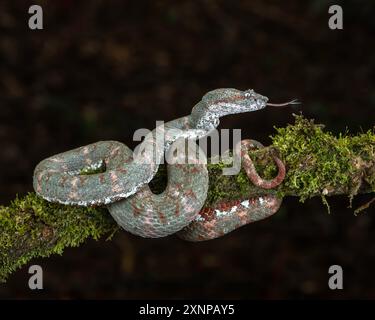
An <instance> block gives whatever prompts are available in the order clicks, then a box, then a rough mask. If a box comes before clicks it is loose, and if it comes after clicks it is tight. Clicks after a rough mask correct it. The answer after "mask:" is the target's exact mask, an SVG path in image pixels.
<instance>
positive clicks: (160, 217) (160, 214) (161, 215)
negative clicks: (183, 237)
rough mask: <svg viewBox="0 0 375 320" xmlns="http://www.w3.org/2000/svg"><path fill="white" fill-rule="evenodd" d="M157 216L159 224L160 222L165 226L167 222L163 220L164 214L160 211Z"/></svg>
mask: <svg viewBox="0 0 375 320" xmlns="http://www.w3.org/2000/svg"><path fill="white" fill-rule="evenodd" d="M158 215H159V219H160V222H161V223H162V224H165V223H166V222H167V219H166V218H165V215H164V213H163V212H161V211H159V212H158Z"/></svg>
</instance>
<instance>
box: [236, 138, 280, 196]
mask: <svg viewBox="0 0 375 320" xmlns="http://www.w3.org/2000/svg"><path fill="white" fill-rule="evenodd" d="M253 148H254V144H253V142H252V140H242V141H241V156H242V159H243V168H244V169H245V171H246V174H247V176H248V177H249V179H250V180H251V182H252V183H253V184H254V185H256V186H257V187H259V188H263V189H273V188H275V187H277V186H278V185H279V184H280V183H281V182H283V181H284V178H285V174H286V169H285V165H284V163H283V162H282V161H281V160H280V159H279V158H278V157H276V156H275V155H273V156H272V158H273V159H274V161H275V163H276V165H277V167H278V169H279V172H278V174H277V176H276V177H275V178H274V179H272V180H264V179H262V178H261V177H260V176H259V175H258V173H257V172H256V170H255V166H254V163H253V161H252V160H251V158H250V156H249V154H248V151H250V150H251V149H253Z"/></svg>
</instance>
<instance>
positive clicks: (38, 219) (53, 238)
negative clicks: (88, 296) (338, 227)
mask: <svg viewBox="0 0 375 320" xmlns="http://www.w3.org/2000/svg"><path fill="white" fill-rule="evenodd" d="M295 117H296V121H295V123H294V124H293V125H288V126H287V127H285V128H279V129H276V130H277V133H276V134H275V135H274V136H273V137H272V141H273V143H272V145H271V146H269V147H265V148H262V149H260V150H256V151H252V152H251V153H249V155H250V156H251V158H252V159H253V161H254V163H256V168H257V170H258V172H259V173H260V175H261V176H263V177H264V178H266V179H270V178H272V177H273V176H275V175H276V173H277V168H276V166H275V164H274V163H273V160H272V159H273V157H272V156H273V155H275V154H276V155H277V156H278V157H280V159H282V161H283V162H284V163H285V165H286V168H287V175H286V178H285V180H284V181H283V183H282V184H281V185H279V186H278V187H277V188H276V189H272V190H264V189H260V188H258V187H256V186H254V185H253V184H251V182H250V181H249V179H248V178H247V176H246V174H245V172H244V171H243V170H241V172H240V173H239V174H238V175H235V176H223V175H222V169H223V167H225V166H226V165H225V164H223V163H217V164H210V163H209V164H208V170H209V177H210V185H209V192H208V197H207V200H206V204H205V205H206V206H211V205H214V204H215V203H217V202H221V201H226V200H234V199H239V198H249V197H252V196H258V195H265V194H269V193H272V194H278V195H279V196H280V197H285V196H297V197H299V198H300V199H301V200H302V201H304V200H306V199H308V198H310V197H314V196H320V197H322V198H323V200H325V197H327V196H333V195H339V194H346V195H348V196H349V197H350V198H353V197H354V196H355V195H357V194H358V193H370V192H374V191H375V134H374V131H373V130H370V131H368V132H367V133H362V134H359V135H356V136H342V135H341V136H339V137H335V136H333V135H332V134H331V133H329V132H324V130H323V126H322V125H317V124H315V123H314V121H312V120H307V119H305V118H303V117H302V116H295ZM165 185H166V168H165V167H161V169H160V170H159V172H158V174H157V176H156V177H155V178H154V180H153V181H152V182H151V183H150V186H151V188H152V189H153V191H154V192H160V191H162V190H163V188H164V186H165ZM369 204H370V203H369ZM365 207H366V206H364V208H365ZM118 229H119V228H118V226H117V225H116V223H115V222H114V220H113V219H112V218H111V216H110V215H109V213H108V211H107V210H106V209H105V208H85V207H75V206H64V205H59V204H54V203H49V202H47V201H45V200H43V199H41V198H39V197H38V196H37V195H36V194H35V193H29V194H28V195H26V196H24V197H22V198H16V199H15V200H14V201H13V202H12V203H11V204H10V205H9V206H8V207H5V206H0V281H5V280H6V278H7V277H8V276H9V274H11V273H12V272H13V271H15V270H16V269H18V268H19V267H21V266H22V265H24V264H26V263H27V262H29V261H30V260H31V259H33V258H35V257H48V256H49V255H51V254H55V253H57V254H62V252H63V249H64V248H65V247H69V246H79V245H80V244H81V243H83V242H84V241H85V240H86V239H87V238H94V239H99V238H101V237H103V236H105V237H106V238H107V239H110V238H111V237H112V236H113V235H114V234H115V233H116V232H117V231H118Z"/></svg>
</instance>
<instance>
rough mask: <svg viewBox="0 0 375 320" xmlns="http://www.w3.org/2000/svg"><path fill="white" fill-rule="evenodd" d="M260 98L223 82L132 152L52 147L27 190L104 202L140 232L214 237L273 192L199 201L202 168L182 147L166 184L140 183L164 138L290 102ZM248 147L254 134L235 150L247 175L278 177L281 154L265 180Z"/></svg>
mask: <svg viewBox="0 0 375 320" xmlns="http://www.w3.org/2000/svg"><path fill="white" fill-rule="evenodd" d="M267 102H268V98H267V97H264V96H262V95H260V94H257V93H255V92H254V90H246V91H240V90H237V89H227V88H225V89H216V90H213V91H210V92H208V93H206V94H205V95H204V96H203V98H202V100H201V101H200V102H199V103H197V104H196V105H195V106H194V107H193V109H192V112H191V114H190V115H188V116H185V117H182V118H179V119H175V120H172V121H170V122H167V123H166V124H165V126H164V130H163V131H162V134H163V135H164V143H163V144H162V145H160V143H158V141H157V138H156V137H157V134H158V128H156V129H154V131H152V132H151V133H150V134H148V135H147V136H146V137H145V139H144V141H143V142H142V143H141V144H140V145H139V146H138V147H139V148H138V150H142V152H140V153H138V154H137V155H136V157H134V154H133V152H132V151H131V150H130V149H129V148H128V147H126V146H125V145H124V144H122V143H120V142H117V141H99V142H96V143H93V144H90V145H87V146H84V147H80V148H77V149H74V150H70V151H67V152H64V153H60V154H57V155H55V156H52V157H49V158H47V159H45V160H43V161H41V162H40V163H39V164H38V165H37V166H36V168H35V170H34V178H33V185H34V189H35V191H36V193H37V194H38V195H40V196H41V197H43V198H44V199H46V200H48V201H51V202H58V203H62V204H67V205H80V206H94V205H106V206H107V208H108V210H109V212H110V214H111V215H112V216H113V218H114V219H115V220H116V222H117V223H118V224H119V225H120V226H121V227H122V228H124V229H125V230H127V231H129V232H131V233H133V234H136V235H140V236H143V237H152V238H154V237H163V236H167V235H170V234H173V233H177V234H178V236H179V237H181V238H183V239H185V240H190V241H201V240H208V239H213V238H217V237H219V236H222V235H224V234H226V233H228V232H230V231H232V230H234V229H236V228H238V227H240V226H242V225H245V224H247V223H250V222H254V221H258V220H261V219H264V218H266V217H268V216H270V215H272V214H274V213H275V212H276V211H277V210H278V208H279V207H280V205H281V199H278V198H277V197H276V196H273V195H268V196H261V197H256V198H249V199H241V200H238V201H234V202H223V203H218V204H216V205H215V206H214V207H211V208H203V206H204V203H205V200H206V196H207V190H208V172H207V168H206V165H205V164H204V163H202V162H201V158H199V157H197V154H196V153H195V152H188V157H189V162H188V164H172V165H171V164H168V166H167V170H168V184H167V187H166V190H165V191H164V192H163V193H161V194H153V193H152V191H151V190H150V188H149V186H148V183H149V182H150V181H151V180H152V178H153V177H154V176H155V174H156V172H157V170H158V167H159V164H160V163H161V161H162V160H163V158H164V156H165V154H168V152H169V151H170V149H171V146H172V144H174V143H179V142H181V141H182V142H185V140H186V139H189V140H196V139H199V138H202V137H204V136H206V135H208V134H210V133H211V132H212V131H213V130H214V129H216V128H217V126H218V125H219V119H220V118H221V117H223V116H226V115H230V114H236V113H244V112H250V111H257V110H260V109H263V108H265V107H266V106H267V105H270V106H282V105H287V104H294V103H297V102H296V101H294V100H293V101H291V102H288V103H286V104H279V105H277V104H271V103H267ZM253 147H258V148H259V147H262V146H261V145H260V143H259V142H256V141H254V140H243V141H242V142H241V145H240V151H238V152H239V154H240V156H241V159H242V162H243V163H242V165H243V166H244V169H245V171H246V173H247V175H248V177H249V179H250V180H251V181H252V182H253V183H254V184H256V185H258V186H260V187H262V188H265V189H267V188H273V187H275V186H277V185H278V184H280V183H281V181H282V180H283V179H284V176H285V167H284V165H283V163H282V162H281V160H279V159H278V158H276V157H275V158H274V159H275V162H276V164H277V166H278V168H279V174H278V176H277V177H276V178H275V179H273V180H272V181H264V180H263V179H261V178H260V177H259V176H258V175H257V173H256V171H255V167H254V165H253V164H252V161H251V159H250V157H249V156H248V154H247V152H248V150H249V149H250V148H253ZM179 156H180V155H177V157H179ZM199 156H202V155H201V154H199ZM198 158H199V159H200V161H198ZM103 166H104V167H105V171H104V172H100V173H95V174H85V175H83V174H81V173H82V169H97V168H99V167H103ZM202 208H203V209H202Z"/></svg>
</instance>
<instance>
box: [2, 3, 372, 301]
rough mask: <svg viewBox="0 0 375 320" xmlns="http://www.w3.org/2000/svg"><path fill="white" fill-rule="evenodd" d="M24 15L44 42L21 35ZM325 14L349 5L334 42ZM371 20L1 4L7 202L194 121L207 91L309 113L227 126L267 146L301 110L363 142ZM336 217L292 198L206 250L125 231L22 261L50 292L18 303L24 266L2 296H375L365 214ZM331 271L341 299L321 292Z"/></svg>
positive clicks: (309, 7)
mask: <svg viewBox="0 0 375 320" xmlns="http://www.w3.org/2000/svg"><path fill="white" fill-rule="evenodd" d="M31 4H41V5H42V7H43V10H44V30H39V31H38V30H37V31H31V30H30V29H29V28H28V23H27V22H28V18H29V15H28V13H27V11H28V8H29V6H30V5H31ZM330 4H341V5H342V6H343V10H344V30H341V31H340V30H336V31H333V30H330V29H329V28H328V18H329V16H330V15H329V14H328V7H329V5H330ZM374 12H375V2H374V1H372V0H368V1H365V0H362V1H354V0H352V1H333V2H331V1H324V0H320V1H317V0H315V1H313V0H310V1H298V0H288V1H287V0H285V1H264V0H252V1H250V0H249V1H209V0H207V1H104V0H101V1H99V0H96V1H73V0H64V1H63V0H60V1H35V2H29V1H2V2H1V5H0V32H1V34H0V150H1V151H0V152H1V157H0V168H1V170H0V201H1V203H2V204H3V205H6V204H8V203H9V201H11V200H12V199H13V198H14V197H15V195H16V194H17V193H18V194H20V195H23V194H25V193H26V192H28V191H31V190H32V174H33V169H34V167H35V165H36V164H37V163H38V162H39V161H41V160H42V159H44V158H46V157H48V156H51V155H53V154H55V153H59V152H62V151H67V150H69V149H72V148H75V147H78V146H81V145H85V144H88V143H91V142H95V141H98V140H106V139H108V140H109V139H110V140H119V141H123V142H125V143H126V144H127V145H129V146H130V147H132V148H134V147H135V145H136V143H135V142H133V141H132V134H133V132H134V131H135V130H136V129H138V128H142V127H143V128H149V129H153V128H154V125H155V120H166V121H169V120H172V119H175V118H178V117H180V116H183V115H187V114H189V113H190V110H191V108H192V106H193V105H194V104H195V103H196V102H198V101H199V100H200V98H201V97H202V96H203V94H204V93H206V92H207V91H209V90H211V89H214V88H219V87H235V88H239V89H248V88H253V89H255V90H256V91H257V92H259V93H261V94H263V95H266V96H268V97H269V98H270V99H271V100H272V101H275V102H280V101H284V100H288V99H290V98H298V99H300V100H301V101H302V102H303V104H302V105H301V106H299V107H297V108H296V107H295V108H283V109H266V110H263V111H259V112H255V113H252V114H243V115H236V116H231V117H228V118H226V119H224V120H223V121H222V122H221V123H222V125H221V127H224V128H242V129H243V133H242V136H243V137H244V138H250V137H251V138H254V139H257V140H260V141H262V142H263V143H264V144H268V143H270V139H269V135H270V134H272V133H274V129H273V126H275V125H276V126H279V127H283V126H285V125H287V123H291V122H293V117H292V113H293V112H299V111H300V110H302V111H303V113H304V115H306V116H307V117H311V118H315V119H316V121H317V122H322V123H325V124H326V125H327V129H328V130H331V131H333V132H334V133H339V132H345V131H346V129H347V128H348V130H349V131H350V132H352V133H357V132H360V131H361V130H368V129H370V128H372V127H373V125H374V121H373V115H374V106H375V90H374V81H373V80H374V79H375V74H374V71H375V59H374V46H375V41H374V31H375V20H374ZM366 200H368V197H366V196H361V197H358V198H357V199H356V201H355V204H356V205H360V204H363V203H364V202H365V201H366ZM330 204H331V206H332V213H331V214H330V215H329V214H328V213H327V210H326V208H325V207H324V206H323V205H322V203H321V201H320V199H311V200H309V201H307V202H306V203H304V204H301V203H299V201H298V199H295V198H288V199H286V200H285V202H284V204H283V206H282V208H281V210H280V211H279V213H278V214H277V215H276V216H274V217H273V218H272V219H268V220H265V221H262V222H258V223H255V224H252V225H248V226H246V227H243V228H241V229H239V230H237V231H235V232H233V233H231V234H229V235H227V236H225V237H223V238H221V239H217V240H212V241H208V242H203V243H189V242H184V241H182V240H179V239H178V238H176V237H173V236H171V237H168V238H163V239H154V240H148V239H142V238H138V237H135V236H132V235H130V234H128V233H126V232H119V233H118V234H117V235H116V236H115V238H114V240H113V241H109V242H105V241H98V242H95V241H88V242H87V243H86V244H84V245H82V246H81V247H79V248H70V249H67V250H66V251H65V252H64V254H63V256H53V257H51V258H48V259H36V260H34V261H32V264H40V265H41V266H42V267H43V268H44V286H45V289H44V290H43V291H38V292H32V291H31V290H29V289H28V287H27V281H28V274H27V270H28V266H26V267H24V268H23V269H21V270H19V271H18V272H16V273H14V274H13V275H12V276H11V277H10V278H9V281H8V282H7V283H6V284H4V285H0V297H1V298H67V299H70V298H115V299H117V298H124V299H128V298H260V299H263V298H266V299H269V298H375V277H374V274H373V270H374V268H375V261H374V258H375V233H374V231H375V217H374V213H375V212H374V211H375V210H374V208H372V209H371V208H370V209H369V210H367V212H365V213H363V214H361V215H360V216H357V217H356V216H354V215H353V210H351V209H348V208H347V207H348V201H347V198H346V197H335V198H332V199H330ZM333 264H339V265H341V266H342V267H343V269H344V290H342V291H331V290H329V288H328V285H327V282H328V278H329V275H328V268H329V266H330V265H333Z"/></svg>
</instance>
